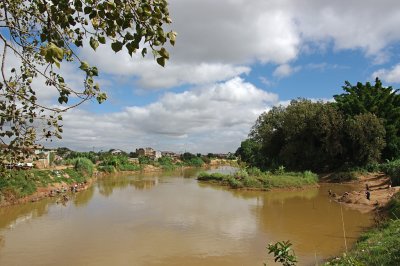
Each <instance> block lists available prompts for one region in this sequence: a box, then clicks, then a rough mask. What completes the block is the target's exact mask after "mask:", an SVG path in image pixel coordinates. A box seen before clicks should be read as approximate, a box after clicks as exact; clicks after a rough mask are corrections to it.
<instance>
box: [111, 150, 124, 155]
mask: <svg viewBox="0 0 400 266" xmlns="http://www.w3.org/2000/svg"><path fill="white" fill-rule="evenodd" d="M110 152H111V154H112V155H119V154H122V153H123V151H121V150H111V151H110Z"/></svg>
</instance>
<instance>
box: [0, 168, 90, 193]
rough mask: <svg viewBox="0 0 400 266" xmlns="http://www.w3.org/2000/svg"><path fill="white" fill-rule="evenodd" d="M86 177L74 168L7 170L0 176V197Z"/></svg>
mask: <svg viewBox="0 0 400 266" xmlns="http://www.w3.org/2000/svg"><path fill="white" fill-rule="evenodd" d="M85 180H86V177H85V176H84V175H83V174H82V173H81V172H78V171H76V170H75V169H64V170H59V171H49V170H38V169H32V170H8V171H7V173H6V174H5V175H4V176H2V177H1V178H0V198H1V196H2V195H3V196H8V197H14V198H20V197H24V196H28V195H31V194H33V193H34V192H36V190H37V188H38V187H47V186H48V185H51V184H55V183H62V182H64V183H67V184H72V183H76V182H78V183H80V182H84V181H85Z"/></svg>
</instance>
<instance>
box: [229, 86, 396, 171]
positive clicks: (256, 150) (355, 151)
mask: <svg viewBox="0 0 400 266" xmlns="http://www.w3.org/2000/svg"><path fill="white" fill-rule="evenodd" d="M343 90H344V91H345V92H344V93H343V94H340V95H335V96H333V97H334V99H335V101H334V102H321V101H320V102H312V101H310V100H306V99H297V100H293V101H291V103H290V104H289V105H288V106H287V107H284V106H278V107H273V108H272V109H271V110H270V111H268V112H265V113H263V114H261V115H260V117H259V118H258V119H257V121H256V123H255V125H254V126H253V127H252V129H251V132H250V134H249V138H248V139H246V140H245V141H243V142H242V143H241V146H240V147H239V149H238V150H237V151H236V155H238V156H240V158H241V160H242V161H244V162H246V163H248V164H249V165H251V166H256V167H259V168H261V169H271V168H272V169H274V168H277V167H278V166H280V165H284V166H285V167H286V168H287V169H290V170H302V171H303V170H313V171H328V170H333V169H339V168H346V167H357V166H366V165H368V164H371V163H376V162H381V161H383V160H394V159H397V158H399V157H400V95H399V94H398V91H397V90H394V89H393V88H392V87H383V86H382V83H381V81H380V80H379V79H376V80H375V85H371V84H370V83H369V82H367V83H365V84H362V83H357V85H356V86H353V85H351V84H350V83H349V82H346V83H345V86H343Z"/></svg>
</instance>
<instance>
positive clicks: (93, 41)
mask: <svg viewBox="0 0 400 266" xmlns="http://www.w3.org/2000/svg"><path fill="white" fill-rule="evenodd" d="M89 43H90V46H91V47H92V49H93V50H95V51H96V49H97V47H99V42H98V41H97V40H96V39H95V38H93V37H90V41H89Z"/></svg>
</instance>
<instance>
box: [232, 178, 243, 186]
mask: <svg viewBox="0 0 400 266" xmlns="http://www.w3.org/2000/svg"><path fill="white" fill-rule="evenodd" d="M228 183H229V186H230V187H231V188H242V187H243V184H242V182H240V181H239V180H237V179H236V178H235V177H231V178H229V179H228Z"/></svg>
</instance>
